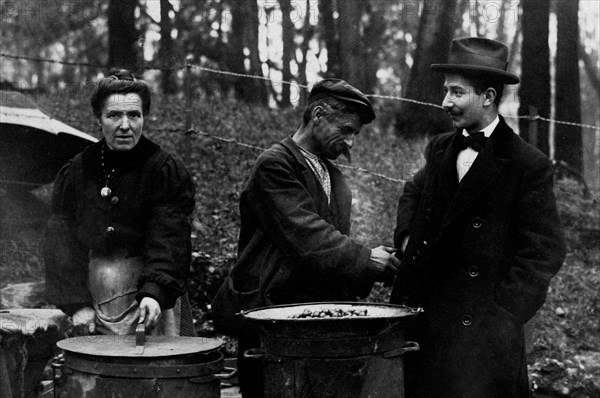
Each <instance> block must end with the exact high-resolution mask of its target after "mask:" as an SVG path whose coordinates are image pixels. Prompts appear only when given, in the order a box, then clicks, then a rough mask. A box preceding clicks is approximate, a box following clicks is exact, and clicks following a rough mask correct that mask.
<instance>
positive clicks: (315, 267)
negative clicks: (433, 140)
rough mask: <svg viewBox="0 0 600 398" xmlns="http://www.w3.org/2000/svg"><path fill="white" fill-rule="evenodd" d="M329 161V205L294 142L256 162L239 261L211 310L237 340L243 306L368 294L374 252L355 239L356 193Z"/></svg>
mask: <svg viewBox="0 0 600 398" xmlns="http://www.w3.org/2000/svg"><path fill="white" fill-rule="evenodd" d="M325 163H326V166H327V168H328V170H329V174H330V177H331V200H330V202H329V203H328V201H327V196H326V194H325V192H324V191H323V188H322V187H321V185H320V183H319V181H318V180H317V179H316V177H315V175H314V174H313V172H312V171H311V169H310V167H309V166H308V164H307V163H306V160H305V158H304V156H303V155H302V153H301V152H300V149H299V148H298V146H297V145H296V144H295V143H294V141H293V140H292V139H291V137H288V138H286V139H284V140H283V141H281V143H279V144H275V145H274V146H272V147H271V148H270V149H268V150H267V151H265V152H264V153H262V154H261V155H260V156H259V158H258V159H257V161H256V163H255V165H254V168H253V170H252V172H251V175H250V178H249V180H248V183H247V185H246V187H245V188H244V190H243V192H242V195H241V199H240V215H241V228H240V236H239V246H238V260H237V263H236V265H235V267H234V268H233V270H232V271H231V273H230V276H229V278H228V280H227V281H226V282H225V284H224V285H223V286H222V287H221V289H220V291H219V292H218V293H217V296H216V298H215V300H214V301H213V305H212V309H213V315H214V317H215V324H216V326H217V329H221V331H223V332H228V333H229V334H236V331H235V330H232V329H233V328H232V325H231V323H235V322H236V318H235V317H230V315H231V313H232V312H233V311H235V310H236V308H237V310H240V309H242V310H246V309H251V308H255V307H257V306H264V305H275V304H290V303H301V302H311V301H331V300H352V299H356V297H357V296H362V297H364V296H366V295H368V294H369V292H370V290H371V288H372V286H373V281H374V276H373V274H372V273H373V271H371V270H370V269H368V267H367V263H368V260H369V256H370V250H369V249H368V248H367V247H365V246H363V245H361V244H359V243H357V242H356V241H354V240H353V239H351V238H350V237H349V236H348V234H349V232H350V210H351V200H352V196H351V192H350V189H349V188H348V186H347V185H346V182H345V179H344V177H343V175H342V174H341V172H340V171H339V170H338V169H337V168H336V167H335V166H334V165H332V164H331V163H330V162H328V161H325ZM233 301H235V303H234V302H233ZM232 306H233V307H232ZM228 323H229V324H228Z"/></svg>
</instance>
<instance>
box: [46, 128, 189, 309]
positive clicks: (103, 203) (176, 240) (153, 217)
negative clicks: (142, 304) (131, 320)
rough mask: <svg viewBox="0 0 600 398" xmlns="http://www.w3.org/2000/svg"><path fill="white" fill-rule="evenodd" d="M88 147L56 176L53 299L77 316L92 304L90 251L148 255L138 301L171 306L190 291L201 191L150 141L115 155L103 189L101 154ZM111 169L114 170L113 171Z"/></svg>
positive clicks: (49, 242)
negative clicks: (106, 192) (107, 191)
mask: <svg viewBox="0 0 600 398" xmlns="http://www.w3.org/2000/svg"><path fill="white" fill-rule="evenodd" d="M103 145H105V144H104V141H100V142H98V143H96V144H93V145H91V146H89V147H88V148H87V149H86V150H84V151H83V152H82V153H80V154H79V155H77V156H76V157H75V158H74V159H73V160H71V161H69V162H68V163H67V164H66V165H65V166H64V167H63V168H62V169H61V170H60V171H59V173H58V175H57V177H56V181H55V183H54V191H53V197H52V215H51V218H50V220H49V222H48V227H47V231H46V243H45V266H46V295H47V300H48V301H49V302H50V303H52V304H55V305H57V306H58V307H59V308H61V309H62V310H63V311H65V312H67V313H72V312H74V311H76V310H78V309H79V308H81V307H84V306H91V297H90V293H89V290H88V288H87V275H88V273H87V267H88V261H89V253H90V251H91V252H93V253H95V254H97V255H102V256H107V255H116V256H126V257H129V256H142V257H143V261H144V270H143V272H142V275H141V277H140V280H139V286H138V289H139V290H138V293H137V294H136V299H138V301H139V300H141V298H142V297H144V296H149V297H152V298H154V299H155V300H157V301H158V303H159V304H160V306H161V309H169V308H172V307H173V305H174V304H175V301H176V300H177V298H178V297H179V296H181V294H182V293H183V291H184V289H185V284H186V279H187V274H188V271H189V266H190V260H191V242H190V226H189V223H188V219H187V217H188V216H189V215H190V214H191V213H192V211H193V210H194V194H195V186H194V183H193V181H192V179H191V176H190V175H189V173H188V171H187V170H186V168H185V166H184V165H183V163H181V161H180V160H178V159H176V158H174V157H173V156H171V155H169V154H168V153H166V152H165V151H163V150H162V149H160V147H159V146H158V145H156V144H154V143H153V142H151V141H150V140H148V139H146V138H145V137H143V136H142V137H141V139H140V141H139V142H138V144H137V145H136V146H135V147H134V148H133V149H132V150H131V151H128V152H124V153H111V152H109V151H107V150H106V148H105V152H106V153H105V155H106V163H107V164H110V168H112V167H115V172H114V173H113V175H112V176H111V177H110V180H109V186H110V188H111V190H112V194H111V195H110V197H108V198H102V197H101V196H100V189H101V188H102V187H103V186H104V185H105V179H106V176H105V173H106V172H107V170H102V154H101V148H102V146H103ZM107 169H108V170H109V166H107Z"/></svg>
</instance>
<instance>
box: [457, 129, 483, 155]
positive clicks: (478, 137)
mask: <svg viewBox="0 0 600 398" xmlns="http://www.w3.org/2000/svg"><path fill="white" fill-rule="evenodd" d="M486 141H487V137H486V136H485V134H484V133H483V131H480V132H478V133H473V134H469V135H468V136H466V137H465V136H464V135H462V134H461V135H460V139H459V144H460V149H461V150H463V149H466V148H472V149H473V150H474V151H476V152H479V151H481V150H482V149H483V147H485V142H486Z"/></svg>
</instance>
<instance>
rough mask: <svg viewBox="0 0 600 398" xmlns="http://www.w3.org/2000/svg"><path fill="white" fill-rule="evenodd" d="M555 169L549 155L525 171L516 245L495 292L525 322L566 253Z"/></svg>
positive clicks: (516, 217) (501, 302) (540, 303)
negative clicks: (557, 197)
mask: <svg viewBox="0 0 600 398" xmlns="http://www.w3.org/2000/svg"><path fill="white" fill-rule="evenodd" d="M553 176H554V174H553V170H552V165H551V164H550V161H549V160H548V159H546V158H544V159H543V160H539V161H537V162H536V163H535V165H534V166H533V167H532V168H531V170H527V171H526V172H525V173H524V176H523V178H522V180H521V181H520V183H519V191H518V194H517V195H518V198H519V199H518V200H517V203H516V206H515V217H514V219H515V220H516V222H517V228H516V234H515V236H513V237H511V239H513V240H514V242H515V243H514V244H515V245H516V247H517V250H516V252H515V255H514V257H513V258H512V259H511V261H510V264H509V268H508V273H507V276H506V278H505V279H504V280H503V281H502V282H501V283H500V285H499V287H498V288H497V290H496V293H495V300H496V302H497V303H498V304H499V305H500V306H502V307H504V308H505V309H507V310H508V311H510V312H511V313H513V314H514V315H516V316H517V318H519V319H520V320H521V321H522V322H526V321H527V320H528V319H530V318H531V317H532V316H533V315H535V313H536V311H537V310H538V309H539V308H540V307H541V306H542V304H543V303H544V301H545V299H546V293H547V291H548V286H549V284H550V279H551V278H552V276H554V275H555V274H556V273H557V272H558V270H559V269H560V267H561V265H562V263H563V260H564V258H565V255H566V245H565V241H564V235H563V230H562V226H561V222H560V219H559V216H558V211H557V208H556V200H555V197H554V192H553V186H554V179H553Z"/></svg>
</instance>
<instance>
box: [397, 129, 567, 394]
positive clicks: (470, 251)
mask: <svg viewBox="0 0 600 398" xmlns="http://www.w3.org/2000/svg"><path fill="white" fill-rule="evenodd" d="M459 134H460V132H455V133H448V134H443V135H440V136H437V137H435V138H434V139H433V140H432V141H431V143H430V144H429V145H428V147H427V149H426V161H427V163H426V166H425V167H424V168H423V169H422V170H420V171H419V172H418V173H417V174H416V175H415V177H414V179H413V181H411V182H408V183H407V184H406V185H405V188H404V193H403V195H402V196H401V198H400V200H399V205H398V218H397V228H396V231H395V237H394V239H395V244H396V247H400V245H401V242H402V240H403V238H404V237H405V236H407V235H409V236H410V239H409V243H408V246H407V248H406V251H405V253H404V256H403V259H402V264H401V269H400V273H399V275H398V276H397V278H396V284H395V286H394V289H393V292H392V298H391V302H393V303H403V304H408V305H411V306H422V307H423V308H424V310H425V312H424V313H423V314H422V315H420V316H419V319H418V322H417V323H416V324H415V327H414V329H411V330H410V331H409V333H408V338H411V339H415V340H416V341H418V342H419V343H420V344H421V351H420V352H419V353H416V354H414V355H413V356H412V357H411V355H410V354H408V355H407V356H406V359H407V364H406V371H407V396H412V397H427V398H436V397H444V398H459V397H460V398H469V397H472V398H481V397H486V398H494V397H498V398H511V397H527V396H528V382H527V366H526V362H525V347H524V340H523V324H524V323H525V322H526V321H527V320H528V319H530V318H531V317H532V316H533V315H534V314H535V313H536V311H537V310H538V309H539V308H540V306H541V305H542V304H543V303H544V300H545V298H546V292H547V289H548V285H549V281H550V278H551V277H552V276H553V275H554V274H556V272H558V270H559V268H560V266H561V264H562V262H563V259H564V257H565V244H564V238H563V234H562V229H561V225H560V221H559V218H558V214H557V209H556V203H555V198H554V194H553V170H552V167H551V163H550V161H549V160H548V158H547V157H546V156H545V155H543V154H542V153H541V152H539V151H538V150H537V149H535V148H534V147H532V146H530V145H529V144H527V143H525V141H523V140H522V139H521V138H520V137H518V136H517V135H516V134H514V133H513V131H512V130H511V129H510V128H509V127H508V126H507V124H506V123H505V121H504V120H503V119H502V118H501V120H500V123H499V125H498V126H497V127H496V129H495V130H494V132H493V134H492V136H491V137H490V139H488V141H487V143H486V146H485V148H484V149H483V150H482V151H481V152H479V155H478V156H477V158H476V160H475V162H474V163H473V165H472V166H471V168H470V170H469V171H468V172H467V174H466V175H465V176H464V178H463V179H462V181H461V182H460V183H459V182H458V179H457V172H456V158H457V155H458V153H459V147H458V141H457V138H458V136H459ZM408 394H411V395H408Z"/></svg>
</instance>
